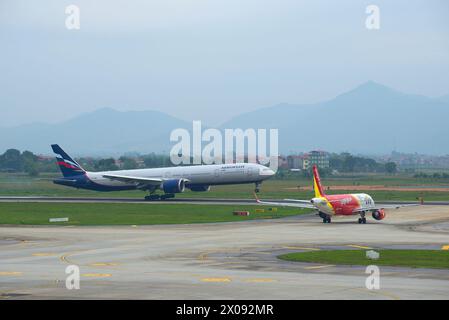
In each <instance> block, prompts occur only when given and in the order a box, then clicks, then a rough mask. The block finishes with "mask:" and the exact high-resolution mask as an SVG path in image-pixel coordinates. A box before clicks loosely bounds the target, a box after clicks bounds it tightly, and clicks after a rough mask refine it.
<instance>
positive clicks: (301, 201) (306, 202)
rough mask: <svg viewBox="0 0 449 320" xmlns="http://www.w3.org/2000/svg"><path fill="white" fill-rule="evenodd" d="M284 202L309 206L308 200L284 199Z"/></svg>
mask: <svg viewBox="0 0 449 320" xmlns="http://www.w3.org/2000/svg"><path fill="white" fill-rule="evenodd" d="M284 201H292V202H298V203H304V204H310V200H297V199H284Z"/></svg>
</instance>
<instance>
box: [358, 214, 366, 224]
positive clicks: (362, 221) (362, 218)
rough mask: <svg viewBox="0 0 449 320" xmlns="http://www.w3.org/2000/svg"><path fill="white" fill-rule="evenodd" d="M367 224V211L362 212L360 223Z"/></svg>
mask: <svg viewBox="0 0 449 320" xmlns="http://www.w3.org/2000/svg"><path fill="white" fill-rule="evenodd" d="M362 223H363V224H366V218H365V212H362V213H360V218H359V224H362Z"/></svg>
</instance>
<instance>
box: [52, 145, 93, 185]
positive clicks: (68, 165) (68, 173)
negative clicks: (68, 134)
mask: <svg viewBox="0 0 449 320" xmlns="http://www.w3.org/2000/svg"><path fill="white" fill-rule="evenodd" d="M51 148H52V149H53V152H54V153H56V161H57V163H58V166H59V169H61V172H62V175H63V176H64V177H73V176H79V175H81V174H84V173H85V172H86V171H85V170H84V169H83V168H82V167H81V166H80V165H79V164H78V163H77V162H76V161H75V160H73V159H72V158H70V156H69V155H68V154H67V153H65V152H64V150H62V149H61V147H60V146H58V145H57V144H52V145H51Z"/></svg>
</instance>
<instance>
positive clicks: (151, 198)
mask: <svg viewBox="0 0 449 320" xmlns="http://www.w3.org/2000/svg"><path fill="white" fill-rule="evenodd" d="M160 199H161V196H160V195H158V194H150V195H148V196H146V197H145V200H147V201H155V200H160Z"/></svg>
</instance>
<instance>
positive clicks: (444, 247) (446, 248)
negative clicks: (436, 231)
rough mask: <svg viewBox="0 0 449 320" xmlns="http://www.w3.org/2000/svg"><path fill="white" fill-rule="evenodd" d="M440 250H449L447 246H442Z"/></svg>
mask: <svg viewBox="0 0 449 320" xmlns="http://www.w3.org/2000/svg"><path fill="white" fill-rule="evenodd" d="M441 250H449V246H442V247H441Z"/></svg>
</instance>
